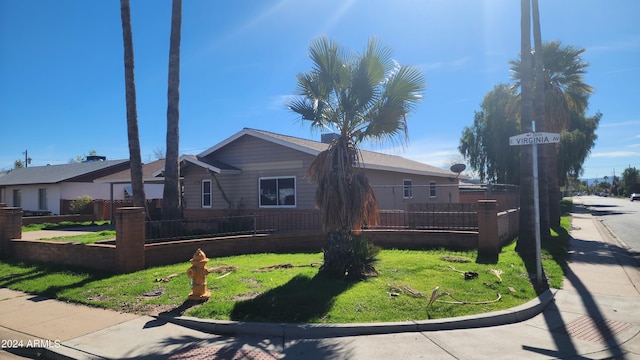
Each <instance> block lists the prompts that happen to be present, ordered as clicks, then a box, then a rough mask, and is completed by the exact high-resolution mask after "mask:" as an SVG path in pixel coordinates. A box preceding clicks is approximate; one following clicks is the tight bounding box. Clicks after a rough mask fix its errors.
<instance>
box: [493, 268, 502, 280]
mask: <svg viewBox="0 0 640 360" xmlns="http://www.w3.org/2000/svg"><path fill="white" fill-rule="evenodd" d="M491 273H493V275H495V276H497V277H498V279H500V282H502V276H500V275H502V270H500V269H491Z"/></svg>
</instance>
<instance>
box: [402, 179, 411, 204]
mask: <svg viewBox="0 0 640 360" xmlns="http://www.w3.org/2000/svg"><path fill="white" fill-rule="evenodd" d="M402 189H403V191H402V193H403V195H402V196H403V197H404V198H405V199H411V198H412V197H413V189H412V188H411V180H406V179H405V180H402Z"/></svg>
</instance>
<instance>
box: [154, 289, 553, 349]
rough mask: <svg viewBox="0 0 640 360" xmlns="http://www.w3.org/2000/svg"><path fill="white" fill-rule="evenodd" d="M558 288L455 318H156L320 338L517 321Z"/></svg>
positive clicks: (228, 331)
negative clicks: (317, 320) (316, 321)
mask: <svg viewBox="0 0 640 360" xmlns="http://www.w3.org/2000/svg"><path fill="white" fill-rule="evenodd" d="M557 291H558V290H556V289H554V290H546V291H545V292H544V293H542V294H540V295H539V296H538V297H536V298H535V299H533V300H531V301H529V302H527V303H525V304H522V305H520V306H516V307H514V308H511V309H507V310H500V311H494V312H489V313H485V314H479V315H469V316H461V317H454V318H445V319H436V320H420V321H406V322H386V323H353V324H290V323H258V322H240V321H221V320H206V319H199V318H195V317H190V316H178V317H172V316H169V315H158V316H156V319H159V320H163V321H166V322H170V323H173V324H176V325H180V326H183V327H186V328H190V329H193V330H198V331H203V332H207V333H212V334H218V335H227V336H237V335H265V336H279V337H284V338H286V339H316V338H328V337H340V336H358V335H374V334H392V333H402V332H421V331H439V330H456V329H472V328H480V327H490V326H498V325H506V324H513V323H517V322H521V321H525V320H528V319H530V318H532V317H534V316H536V315H538V314H540V313H541V312H542V311H543V310H544V309H545V308H546V307H547V305H549V303H550V302H551V301H552V300H553V299H554V297H555V295H556V293H557Z"/></svg>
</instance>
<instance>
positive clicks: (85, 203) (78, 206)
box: [69, 195, 93, 214]
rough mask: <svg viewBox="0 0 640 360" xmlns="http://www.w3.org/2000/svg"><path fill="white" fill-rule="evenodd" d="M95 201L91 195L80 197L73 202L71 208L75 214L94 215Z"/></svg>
mask: <svg viewBox="0 0 640 360" xmlns="http://www.w3.org/2000/svg"><path fill="white" fill-rule="evenodd" d="M92 204H93V199H92V198H91V196H89V195H80V196H78V198H77V199H76V200H73V201H72V202H71V205H70V206H69V208H70V210H71V213H73V214H91V213H93V206H92Z"/></svg>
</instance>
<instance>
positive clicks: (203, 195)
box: [200, 179, 213, 209]
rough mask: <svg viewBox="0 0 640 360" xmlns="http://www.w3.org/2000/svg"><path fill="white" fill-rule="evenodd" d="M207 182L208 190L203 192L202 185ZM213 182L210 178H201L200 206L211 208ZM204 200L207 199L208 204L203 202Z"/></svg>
mask: <svg viewBox="0 0 640 360" xmlns="http://www.w3.org/2000/svg"><path fill="white" fill-rule="evenodd" d="M205 184H209V192H205V189H204V185H205ZM212 186H213V184H212V182H211V179H202V181H201V182H200V195H201V196H200V206H201V207H202V208H203V209H211V208H212V207H213V187H212ZM205 200H209V204H208V205H207V204H205V202H206V201H205Z"/></svg>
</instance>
